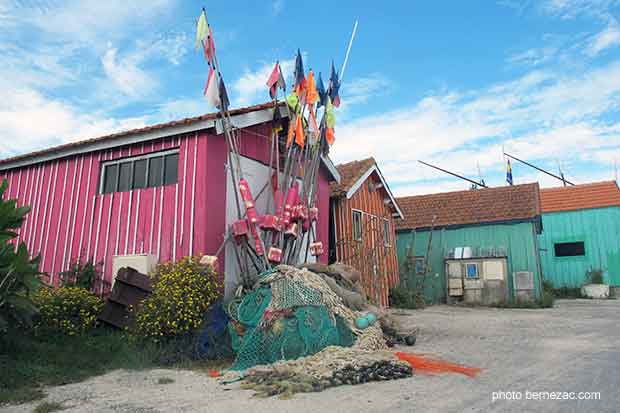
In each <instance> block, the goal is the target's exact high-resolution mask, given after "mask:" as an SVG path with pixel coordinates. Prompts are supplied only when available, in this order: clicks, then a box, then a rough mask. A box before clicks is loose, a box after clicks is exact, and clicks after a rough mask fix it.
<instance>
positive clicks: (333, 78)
mask: <svg viewBox="0 0 620 413" xmlns="http://www.w3.org/2000/svg"><path fill="white" fill-rule="evenodd" d="M339 90H340V80H338V72H336V68H335V67H334V62H332V72H331V75H330V76H329V89H328V91H327V92H328V94H329V97H330V99H331V100H332V103H333V104H334V106H335V107H340V95H339Z"/></svg>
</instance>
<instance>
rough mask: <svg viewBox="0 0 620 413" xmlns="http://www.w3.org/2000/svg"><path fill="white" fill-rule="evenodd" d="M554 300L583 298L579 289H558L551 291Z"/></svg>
mask: <svg viewBox="0 0 620 413" xmlns="http://www.w3.org/2000/svg"><path fill="white" fill-rule="evenodd" d="M553 296H554V297H555V298H583V295H582V294H581V288H579V287H560V288H555V289H554V290H553Z"/></svg>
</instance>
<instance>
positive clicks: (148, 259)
mask: <svg viewBox="0 0 620 413" xmlns="http://www.w3.org/2000/svg"><path fill="white" fill-rule="evenodd" d="M156 265H157V257H156V256H155V255H151V254H132V255H115V256H113V257H112V286H114V280H116V274H117V273H118V270H119V269H121V268H123V267H131V268H133V269H134V270H136V271H138V272H140V273H142V274H146V275H148V273H149V272H151V270H152V269H153V268H154V267H155V266H156Z"/></svg>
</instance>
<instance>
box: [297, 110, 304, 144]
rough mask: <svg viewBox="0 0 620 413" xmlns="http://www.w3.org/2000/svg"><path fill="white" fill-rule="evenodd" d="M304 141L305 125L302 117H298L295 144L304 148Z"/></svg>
mask: <svg viewBox="0 0 620 413" xmlns="http://www.w3.org/2000/svg"><path fill="white" fill-rule="evenodd" d="M304 141H305V137H304V125H303V122H302V121H301V116H297V124H296V125H295V143H296V144H297V145H299V146H301V147H302V148H303V146H304Z"/></svg>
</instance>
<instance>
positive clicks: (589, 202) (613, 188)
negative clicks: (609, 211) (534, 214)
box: [540, 181, 620, 212]
mask: <svg viewBox="0 0 620 413" xmlns="http://www.w3.org/2000/svg"><path fill="white" fill-rule="evenodd" d="M540 203H541V209H542V212H560V211H576V210H581V209H593V208H606V207H611V206H620V189H619V188H618V184H617V183H616V182H615V181H603V182H593V183H589V184H581V185H574V186H563V187H557V188H544V189H541V190H540Z"/></svg>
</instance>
